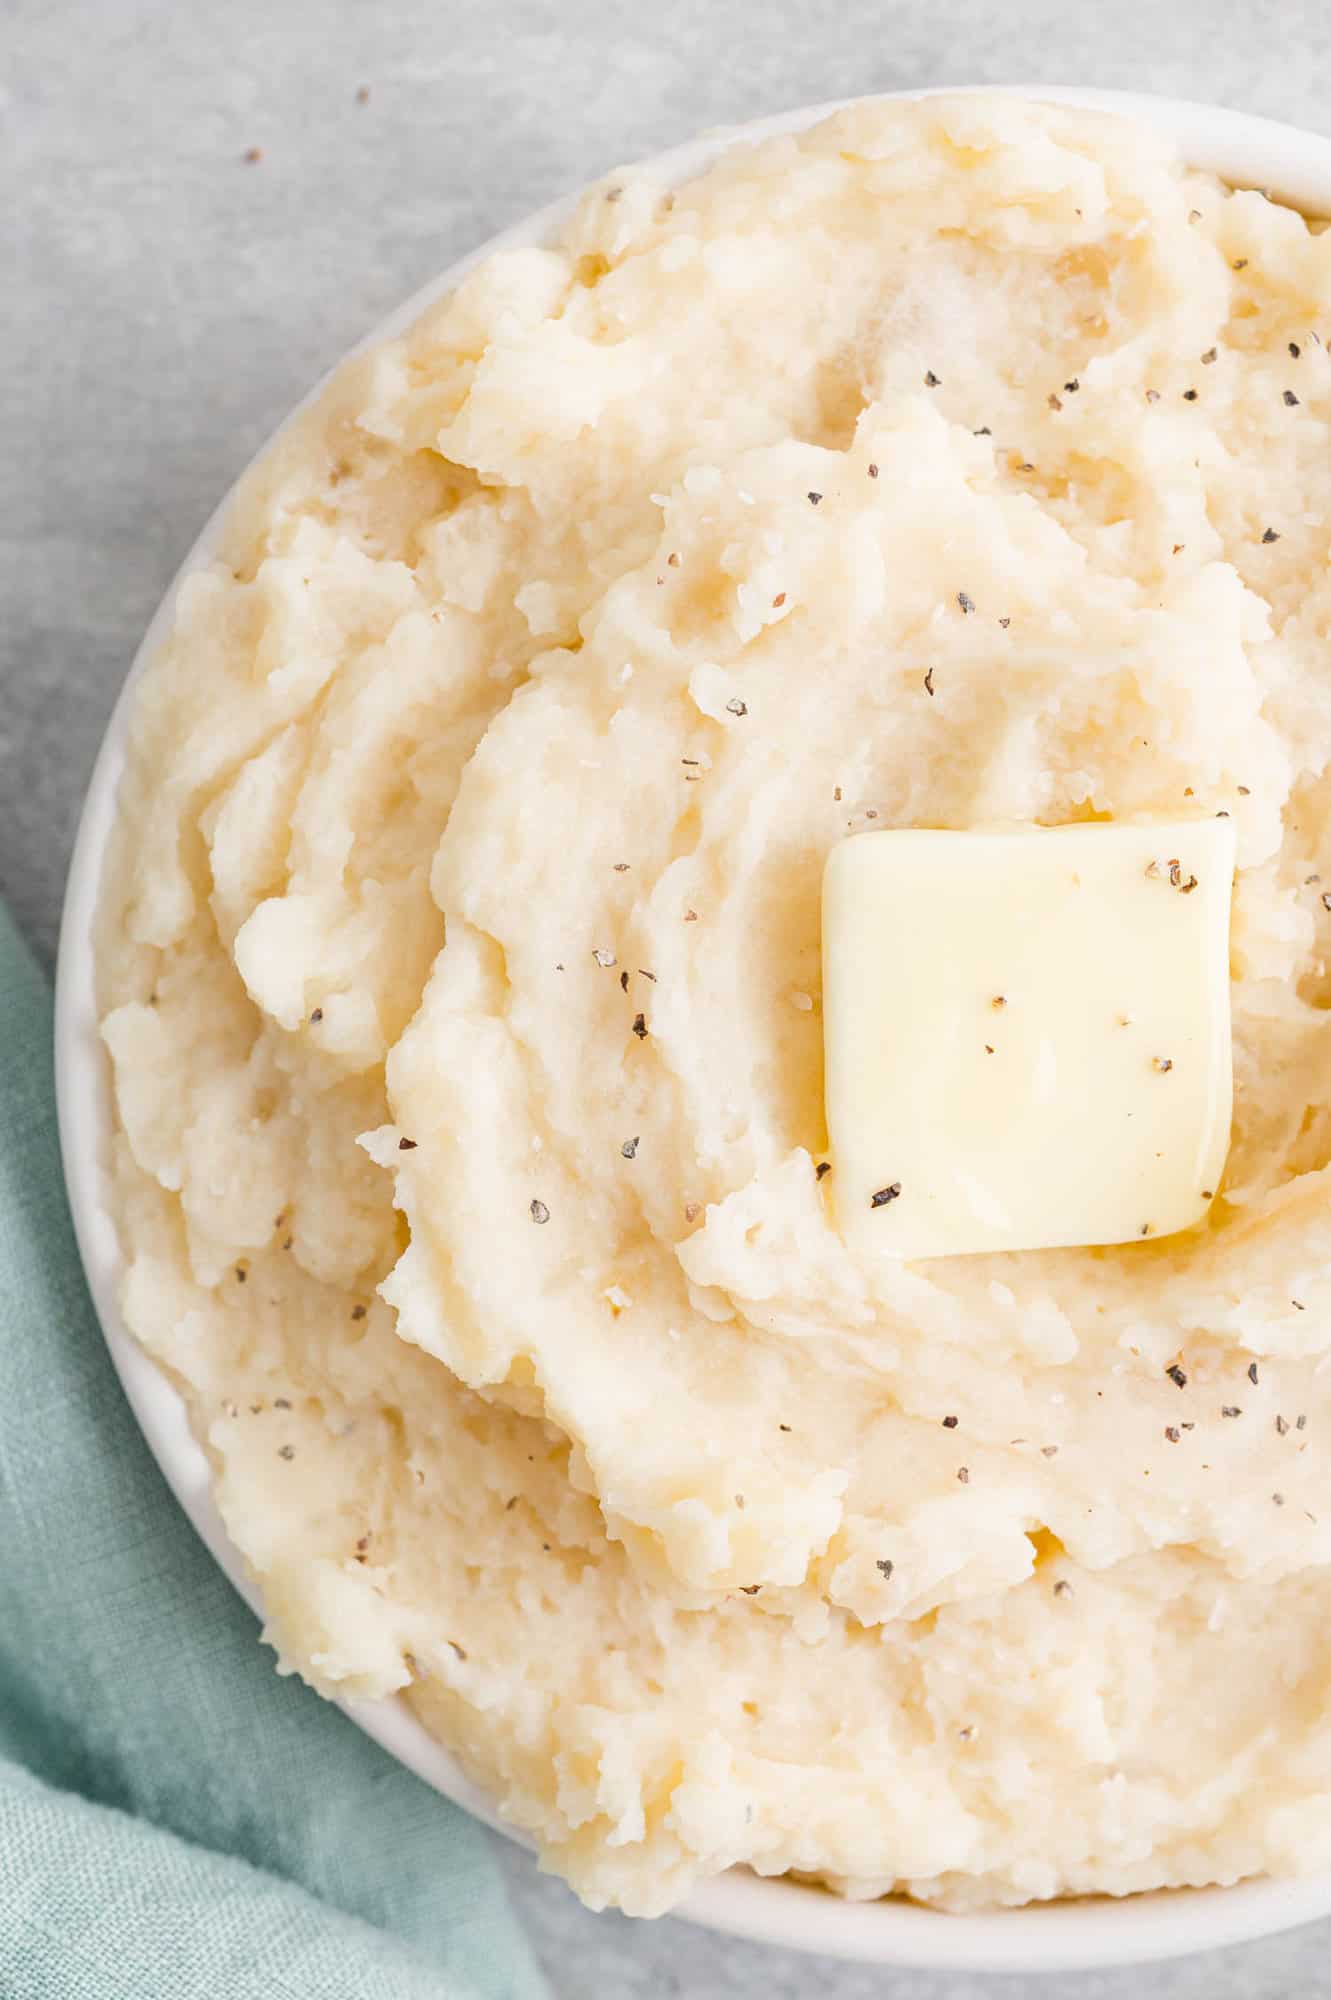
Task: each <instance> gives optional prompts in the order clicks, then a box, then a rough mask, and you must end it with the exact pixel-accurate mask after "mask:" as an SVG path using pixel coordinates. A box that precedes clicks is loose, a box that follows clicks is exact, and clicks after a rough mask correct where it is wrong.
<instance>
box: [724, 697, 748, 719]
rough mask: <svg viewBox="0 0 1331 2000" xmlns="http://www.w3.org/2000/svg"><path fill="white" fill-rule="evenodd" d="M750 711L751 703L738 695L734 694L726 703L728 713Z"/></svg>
mask: <svg viewBox="0 0 1331 2000" xmlns="http://www.w3.org/2000/svg"><path fill="white" fill-rule="evenodd" d="M748 712H749V704H748V703H747V701H741V700H740V698H739V696H738V695H732V696H731V698H730V700H729V701H728V702H727V703H726V714H727V715H747V714H748Z"/></svg>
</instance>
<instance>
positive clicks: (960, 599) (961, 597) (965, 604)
mask: <svg viewBox="0 0 1331 2000" xmlns="http://www.w3.org/2000/svg"><path fill="white" fill-rule="evenodd" d="M957 603H958V604H959V605H960V606H961V608H962V610H963V611H964V612H971V611H974V609H975V599H974V598H973V597H967V595H966V593H965V591H964V590H959V591H958V592H957Z"/></svg>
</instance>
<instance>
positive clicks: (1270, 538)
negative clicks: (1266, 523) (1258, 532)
mask: <svg viewBox="0 0 1331 2000" xmlns="http://www.w3.org/2000/svg"><path fill="white" fill-rule="evenodd" d="M1262 540H1263V541H1264V542H1266V543H1268V544H1270V543H1271V542H1278V541H1279V540H1280V536H1279V534H1278V533H1277V531H1276V530H1275V529H1274V528H1268V529H1267V530H1266V532H1265V534H1264V535H1263V536H1262Z"/></svg>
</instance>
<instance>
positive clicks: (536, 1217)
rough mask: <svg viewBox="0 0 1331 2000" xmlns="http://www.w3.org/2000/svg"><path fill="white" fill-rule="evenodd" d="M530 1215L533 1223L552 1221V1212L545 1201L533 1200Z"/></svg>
mask: <svg viewBox="0 0 1331 2000" xmlns="http://www.w3.org/2000/svg"><path fill="white" fill-rule="evenodd" d="M530 1213H531V1219H532V1221H533V1222H536V1223H541V1222H548V1221H549V1220H550V1211H549V1209H548V1208H547V1207H546V1205H545V1203H544V1202H543V1201H538V1200H533V1201H532V1204H531V1210H530Z"/></svg>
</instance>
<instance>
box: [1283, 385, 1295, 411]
mask: <svg viewBox="0 0 1331 2000" xmlns="http://www.w3.org/2000/svg"><path fill="white" fill-rule="evenodd" d="M1281 401H1282V402H1283V403H1284V405H1285V408H1286V409H1287V410H1297V408H1298V407H1299V399H1298V397H1297V396H1296V395H1295V394H1294V391H1293V390H1292V389H1286V391H1285V393H1284V395H1283V396H1282V397H1281Z"/></svg>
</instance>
